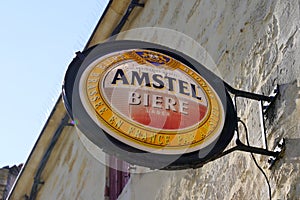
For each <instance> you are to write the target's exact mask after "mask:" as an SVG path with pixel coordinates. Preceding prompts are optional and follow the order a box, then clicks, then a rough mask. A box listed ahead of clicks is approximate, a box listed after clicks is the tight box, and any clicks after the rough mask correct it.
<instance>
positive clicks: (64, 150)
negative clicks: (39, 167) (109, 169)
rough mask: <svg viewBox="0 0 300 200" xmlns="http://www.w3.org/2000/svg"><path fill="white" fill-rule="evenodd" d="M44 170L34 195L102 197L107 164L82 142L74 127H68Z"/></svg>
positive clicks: (74, 197) (43, 197)
mask: <svg viewBox="0 0 300 200" xmlns="http://www.w3.org/2000/svg"><path fill="white" fill-rule="evenodd" d="M60 137H61V138H60V140H58V143H56V144H55V150H54V151H53V152H52V153H51V156H50V159H49V160H48V162H47V165H46V168H45V169H44V170H43V173H42V176H41V180H42V181H44V183H43V184H41V185H40V186H39V191H38V194H37V199H104V190H105V189H104V188H105V177H106V172H105V171H106V167H105V166H104V165H102V164H101V163H100V162H99V161H98V160H96V159H95V158H94V157H93V156H92V155H91V154H90V153H89V152H88V151H87V150H86V148H85V146H84V145H83V144H82V142H81V139H80V138H79V137H78V133H77V129H75V128H73V127H67V128H65V130H64V131H63V133H62V135H61V136H60Z"/></svg>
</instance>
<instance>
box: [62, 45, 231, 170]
mask: <svg viewBox="0 0 300 200" xmlns="http://www.w3.org/2000/svg"><path fill="white" fill-rule="evenodd" d="M63 94H64V95H63V97H64V102H65V104H66V107H67V110H68V111H69V113H70V115H71V116H72V118H74V119H75V120H77V121H78V128H79V129H80V130H81V131H82V133H84V134H85V135H86V136H87V138H88V139H89V140H90V141H92V142H93V143H94V144H96V145H97V146H98V147H100V148H102V149H103V150H104V151H106V152H108V153H111V154H113V155H116V156H119V157H121V158H122V159H125V160H127V161H128V162H130V163H134V164H138V165H143V166H148V167H152V168H162V167H163V168H165V169H168V168H172V169H178V168H187V167H191V166H192V167H195V166H198V165H201V163H202V162H205V161H206V160H209V159H211V158H212V157H214V156H216V155H218V154H219V153H220V152H222V151H223V150H224V149H225V147H226V146H227V145H228V143H229V142H230V140H231V138H232V136H233V132H234V128H235V124H230V123H228V122H229V121H230V119H229V118H232V119H233V118H234V117H235V115H234V109H233V105H232V102H231V100H230V98H229V95H228V93H227V92H226V90H225V89H224V86H223V82H222V80H220V79H219V78H218V77H216V76H215V75H214V74H213V73H211V72H210V71H209V70H207V69H206V68H205V67H203V66H202V65H201V64H200V63H198V62H196V61H195V60H193V59H191V58H190V57H188V56H186V55H184V54H182V53H180V52H177V51H175V50H173V49H169V48H167V47H164V46H160V45H157V44H152V43H147V42H137V41H114V42H107V43H104V44H100V45H98V46H96V47H93V48H91V49H88V50H87V51H85V52H83V53H82V54H79V55H78V56H77V57H76V58H75V59H74V60H73V62H72V63H71V64H70V66H69V69H68V71H67V73H66V77H65V83H64V93H63ZM233 120H234V119H233ZM140 153H147V154H143V155H141V154H140ZM153 159H155V160H156V162H153Z"/></svg>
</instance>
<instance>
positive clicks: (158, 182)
mask: <svg viewBox="0 0 300 200" xmlns="http://www.w3.org/2000/svg"><path fill="white" fill-rule="evenodd" d="M299 6H300V2H299V1H297V0H291V1H284V0H278V1H272V0H266V1H251V0H248V1H247V0H246V1H238V0H229V1H209V0H205V1H204V0H202V1H201V0H189V1H181V0H148V1H141V0H140V1H139V2H138V1H129V0H112V1H110V2H109V4H108V6H107V8H106V11H105V12H104V14H103V16H102V17H101V19H100V20H99V23H98V25H97V27H96V28H95V31H94V33H93V34H92V36H91V38H90V40H89V42H88V43H87V45H86V49H87V48H89V47H91V46H94V45H96V44H99V43H102V42H105V41H106V40H108V39H109V40H129V39H130V40H143V41H149V42H155V43H159V44H163V45H167V46H169V47H170V48H173V49H177V50H179V51H181V52H184V53H185V54H187V55H189V56H191V57H193V58H194V59H196V60H199V61H203V57H201V56H202V55H201V54H199V50H200V49H202V48H203V49H205V51H206V52H207V53H208V55H210V57H209V59H206V61H205V64H206V65H210V64H212V63H214V64H215V65H213V64H212V66H211V68H210V69H211V70H214V72H216V71H218V72H219V75H220V76H221V77H222V79H224V80H225V81H226V82H227V83H229V84H230V85H232V86H233V87H235V88H238V89H243V90H246V91H250V92H255V93H260V94H266V95H267V94H270V93H271V92H272V90H273V88H274V87H275V86H276V85H278V86H279V95H278V97H277V99H276V101H275V102H274V105H272V108H271V110H270V116H269V118H268V119H266V121H265V126H266V130H267V141H268V144H269V148H270V149H272V146H273V144H274V145H275V143H276V141H277V140H279V139H281V138H285V140H286V149H285V152H284V154H283V157H282V158H281V159H280V160H279V161H278V162H276V163H275V165H274V166H273V167H272V168H271V169H270V170H269V169H268V163H267V159H268V157H266V156H261V155H255V158H256V160H257V162H258V164H259V166H261V167H262V168H263V170H264V171H265V174H266V177H267V179H268V181H269V184H270V188H271V196H272V199H299V198H300V175H299V168H300V165H299V161H300V154H299V152H300V147H299V145H298V143H299V136H300V126H299V121H300V99H299V98H300V79H299V76H300V66H299V65H300V56H299V55H300V33H299V31H300V30H299V27H300V11H299ZM115 34H117V35H115ZM113 35H114V37H111V36H113ZM199 46H200V47H201V48H200V47H199ZM204 59H205V58H204ZM212 67H213V68H212ZM237 105H238V106H239V107H240V108H241V109H240V110H238V116H239V118H240V119H241V120H243V121H244V122H245V124H246V125H247V127H248V132H249V140H250V143H251V144H252V145H254V146H258V147H262V146H263V143H262V136H261V133H260V131H261V127H260V126H261V125H260V123H259V109H258V107H259V105H258V102H257V101H251V100H246V99H239V100H238V101H237ZM240 128H241V140H244V141H245V138H246V136H245V135H246V134H245V131H242V130H243V128H242V127H240ZM83 140H85V139H84V138H83V137H82V136H81V134H80V133H78V131H77V129H76V126H74V123H72V122H71V120H70V118H69V117H68V115H67V111H66V108H65V107H64V105H63V101H62V98H61V97H60V98H59V99H58V101H57V103H56V105H55V107H54V108H53V111H52V113H51V115H50V117H49V119H48V121H47V122H46V124H45V126H44V129H43V130H42V132H41V135H40V137H39V139H38V141H37V142H36V145H35V147H34V149H33V150H32V152H31V154H30V156H29V158H28V160H27V162H26V163H25V165H24V168H23V170H22V172H21V174H20V176H19V177H18V180H17V182H16V184H15V186H14V188H13V190H12V191H11V193H10V196H9V198H8V199H12V200H15V199H120V200H123V199H267V198H268V197H269V191H270V190H269V188H268V185H267V182H266V179H265V177H264V175H263V174H262V173H261V171H260V170H259V169H258V168H257V167H256V166H255V164H254V162H253V160H252V158H251V155H250V154H249V153H244V152H234V153H231V154H229V155H227V156H224V157H222V158H220V159H218V160H216V161H213V162H210V163H208V164H206V165H204V166H203V167H201V168H197V169H187V170H178V171H163V170H154V171H153V170H152V171H150V172H147V173H138V172H143V170H144V169H143V168H139V167H136V166H129V165H128V164H126V163H122V161H118V160H115V159H114V158H110V159H111V162H113V163H115V164H114V165H119V167H120V166H121V168H122V167H123V168H126V169H128V168H130V174H129V173H127V172H126V173H125V172H119V171H114V170H113V169H110V168H109V167H107V166H105V165H103V164H102V163H101V162H99V159H106V155H104V154H101V153H99V152H98V150H97V148H95V147H94V146H93V144H90V143H89V141H86V143H85V145H84V144H83ZM230 145H231V146H233V145H234V142H233V143H232V144H230ZM91 152H98V153H96V156H95V154H91ZM125 171H126V170H125Z"/></svg>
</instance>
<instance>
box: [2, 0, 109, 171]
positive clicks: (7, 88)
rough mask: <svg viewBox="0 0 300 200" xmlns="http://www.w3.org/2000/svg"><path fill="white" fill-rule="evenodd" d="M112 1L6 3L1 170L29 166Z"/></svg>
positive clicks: (27, 1) (3, 43)
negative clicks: (78, 56)
mask: <svg viewBox="0 0 300 200" xmlns="http://www.w3.org/2000/svg"><path fill="white" fill-rule="evenodd" d="M107 1H108V0H85V1H82V0H62V1H61V0H51V1H50V0H48V1H38V0H26V1H21V0H10V1H5V3H4V2H2V3H1V6H0V25H1V29H0V45H1V48H0V59H1V65H0V69H1V73H0V90H1V98H0V125H1V129H0V136H1V137H0V141H1V143H0V168H1V167H3V166H6V165H10V166H11V165H15V164H16V165H18V164H20V163H24V162H25V161H26V159H27V157H28V155H29V153H30V151H31V149H32V147H33V145H34V144H35V142H36V140H37V138H38V136H39V134H40V132H41V130H42V128H43V126H44V124H45V121H46V120H47V118H48V116H49V114H50V112H51V110H52V108H53V105H54V103H55V102H56V100H57V99H58V96H59V94H60V92H61V84H62V81H63V77H64V73H65V71H66V69H67V67H68V64H69V63H70V62H71V60H72V59H73V57H74V55H75V52H76V51H80V50H82V49H83V47H84V46H85V44H86V43H87V40H88V38H89V36H90V35H91V33H92V31H93V29H94V28H95V26H96V24H97V22H98V20H99V19H100V16H101V14H102V12H103V10H104V8H105V7H106V4H107Z"/></svg>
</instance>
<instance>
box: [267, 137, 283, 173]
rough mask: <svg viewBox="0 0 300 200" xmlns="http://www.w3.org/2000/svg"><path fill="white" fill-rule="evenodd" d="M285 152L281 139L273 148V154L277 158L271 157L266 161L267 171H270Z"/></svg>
mask: <svg viewBox="0 0 300 200" xmlns="http://www.w3.org/2000/svg"><path fill="white" fill-rule="evenodd" d="M284 151H285V139H284V138H282V139H281V140H280V141H279V142H278V143H277V145H276V147H275V148H274V150H273V152H275V153H276V154H277V156H271V157H270V158H269V159H268V163H269V167H268V168H269V169H271V168H272V167H273V166H274V164H275V162H276V161H277V160H278V159H279V158H281V157H282V156H283V153H284Z"/></svg>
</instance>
